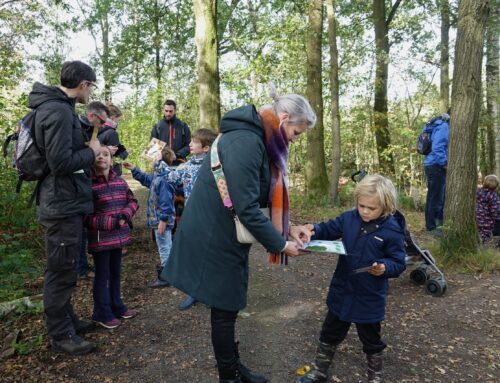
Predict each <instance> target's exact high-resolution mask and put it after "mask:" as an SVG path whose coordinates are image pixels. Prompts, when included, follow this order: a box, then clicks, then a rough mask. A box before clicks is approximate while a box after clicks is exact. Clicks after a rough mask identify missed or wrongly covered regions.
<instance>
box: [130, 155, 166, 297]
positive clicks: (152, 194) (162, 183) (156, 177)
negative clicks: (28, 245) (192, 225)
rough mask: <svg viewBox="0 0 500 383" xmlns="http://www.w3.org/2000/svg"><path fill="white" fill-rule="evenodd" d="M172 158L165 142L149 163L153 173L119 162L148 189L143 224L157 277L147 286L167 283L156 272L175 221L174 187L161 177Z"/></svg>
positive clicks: (158, 270)
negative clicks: (151, 240)
mask: <svg viewBox="0 0 500 383" xmlns="http://www.w3.org/2000/svg"><path fill="white" fill-rule="evenodd" d="M174 160H175V153H174V152H173V150H171V149H170V148H169V147H168V146H165V147H164V148H163V149H162V151H161V158H160V156H159V157H158V158H157V159H156V161H155V163H154V164H153V169H154V171H153V173H152V174H150V173H143V172H142V171H141V170H140V169H139V168H137V167H135V166H134V165H133V164H131V163H130V162H127V161H126V162H124V163H123V166H124V167H125V168H126V169H128V170H131V171H132V177H134V179H135V180H137V181H139V182H140V183H141V185H142V186H145V187H147V188H148V189H149V194H148V210H147V212H146V215H147V225H148V227H150V228H152V229H153V231H154V235H155V239H156V245H157V246H158V253H159V254H160V266H159V267H157V270H156V271H157V274H158V276H157V278H156V279H155V280H154V281H152V282H150V283H148V287H151V288H161V287H168V286H170V284H169V283H167V281H165V280H163V279H162V278H160V273H161V271H162V270H163V268H164V267H165V265H166V264H167V261H168V257H169V256H170V250H171V248H172V229H173V227H174V221H175V208H174V188H173V186H172V185H170V184H169V183H168V181H167V179H166V178H165V176H166V175H167V173H168V169H167V167H168V166H170V165H172V163H173V162H174Z"/></svg>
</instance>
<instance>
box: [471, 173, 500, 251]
mask: <svg viewBox="0 0 500 383" xmlns="http://www.w3.org/2000/svg"><path fill="white" fill-rule="evenodd" d="M498 184H499V180H498V177H497V176H496V175H494V174H490V175H488V176H486V177H484V180H483V186H482V187H481V188H479V189H478V190H477V193H476V222H477V229H478V230H479V236H480V237H481V242H483V243H484V242H486V241H487V240H489V239H490V238H491V237H492V236H493V229H494V227H495V220H497V219H499V218H500V211H499V210H500V208H499V200H498V194H497V191H496V190H497V188H498Z"/></svg>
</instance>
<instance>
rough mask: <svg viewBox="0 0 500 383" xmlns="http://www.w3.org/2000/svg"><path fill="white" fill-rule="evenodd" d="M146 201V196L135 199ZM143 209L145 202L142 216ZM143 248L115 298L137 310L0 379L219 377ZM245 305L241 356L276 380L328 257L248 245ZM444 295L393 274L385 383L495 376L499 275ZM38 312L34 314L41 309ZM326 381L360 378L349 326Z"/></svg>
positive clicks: (361, 365)
mask: <svg viewBox="0 0 500 383" xmlns="http://www.w3.org/2000/svg"><path fill="white" fill-rule="evenodd" d="M143 206H144V205H143ZM142 215H144V209H141V210H140V211H139V216H140V217H142ZM140 227H141V223H139V222H136V228H137V229H136V235H137V236H138V237H139V238H138V241H137V242H138V243H140V246H136V247H135V248H133V249H132V250H130V252H129V253H130V254H129V255H128V256H127V257H125V258H124V266H123V278H122V280H123V295H124V297H125V301H126V303H127V304H128V305H129V307H132V308H136V309H138V310H139V312H140V315H139V316H138V317H137V318H135V319H133V320H130V321H126V322H125V323H124V324H123V325H122V326H121V327H119V328H117V329H115V330H104V329H102V330H101V329H100V330H98V331H96V332H94V333H92V334H89V335H88V336H87V337H88V338H90V339H91V340H93V341H95V342H97V343H98V347H99V350H98V352H96V353H93V354H90V355H86V356H82V357H70V356H66V355H54V354H52V353H51V352H50V350H49V348H48V343H46V344H45V345H44V346H43V347H42V349H41V350H40V351H39V352H36V353H34V354H31V355H30V356H16V357H14V358H11V359H9V360H7V361H4V362H2V363H1V364H0V368H1V369H2V370H3V373H2V374H1V375H0V381H5V382H49V381H61V382H88V383H91V382H92V383H95V382H172V383H187V382H207V383H215V382H217V381H218V380H217V374H216V369H215V361H214V358H213V356H212V348H211V343H210V328H209V314H210V310H209V309H208V308H207V307H205V306H204V305H202V304H198V305H196V306H195V307H194V308H192V309H191V310H188V311H187V312H180V311H178V309H177V306H178V305H179V303H180V302H181V301H182V300H183V299H184V294H182V293H181V292H179V291H177V290H175V289H174V288H166V289H161V290H151V289H148V288H147V287H146V282H147V281H148V280H150V279H151V278H152V277H153V270H154V265H155V263H156V261H157V258H158V256H157V251H156V249H155V246H154V244H153V243H152V241H150V238H149V237H150V233H149V232H148V231H146V230H143V229H140ZM250 263H251V274H250V288H249V305H248V307H247V309H246V310H245V311H244V313H242V314H241V317H240V318H239V319H238V321H237V333H238V336H239V340H240V342H241V346H240V348H241V354H242V360H243V361H244V363H245V364H247V365H248V366H250V367H251V368H255V369H258V370H259V371H261V372H263V373H265V374H266V375H267V376H268V377H269V378H270V379H271V382H273V383H282V382H283V383H284V382H294V381H295V378H296V376H295V370H296V369H297V367H299V366H301V365H303V364H304V363H309V362H310V361H311V358H312V357H313V355H314V351H315V347H316V342H317V337H318V334H319V330H320V326H321V323H322V320H323V318H324V315H325V313H326V306H325V303H324V300H325V297H326V293H327V290H328V285H329V281H330V278H331V275H332V273H333V270H334V268H335V257H334V256H328V255H319V256H318V255H316V256H308V257H302V258H300V259H293V260H292V261H291V262H290V265H289V266H287V267H276V266H270V265H268V264H267V261H266V256H265V252H264V250H263V249H262V248H261V247H260V246H255V247H254V248H253V249H252V252H251V262H250ZM447 278H448V291H447V293H446V295H445V296H444V297H441V298H434V297H431V296H429V295H427V294H426V293H425V292H424V291H423V289H422V288H421V287H418V286H415V285H413V284H411V283H410V281H409V273H408V272H405V273H404V274H403V275H402V276H401V277H400V278H399V279H397V280H394V281H391V287H390V296H389V303H388V308H387V318H386V320H385V322H384V325H383V334H384V339H385V341H386V342H387V343H388V344H389V347H388V348H387V352H386V368H385V376H386V382H394V383H396V382H500V373H499V367H500V365H499V360H500V350H499V349H500V347H499V339H500V337H499V335H500V315H499V308H498V303H499V302H498V297H499V296H500V295H499V292H500V277H499V276H498V275H490V276H485V277H481V276H479V277H477V276H476V277H474V276H469V275H448V276H447ZM91 288H92V280H91V279H89V280H84V281H81V282H80V283H79V287H78V291H77V294H76V296H75V307H76V308H77V312H79V313H80V315H83V316H86V317H89V316H90V314H91V309H92V308H91V307H92V306H91ZM40 319H41V318H40ZM331 373H332V377H331V379H330V382H349V383H351V382H358V381H360V380H363V381H364V379H365V360H364V354H363V353H362V351H361V345H360V342H359V340H358V339H357V335H356V331H355V328H354V327H353V328H352V329H351V331H350V333H349V336H348V338H347V339H346V341H345V342H344V343H343V344H342V345H341V346H340V349H339V352H338V353H337V355H336V357H335V365H334V368H333V369H332V370H331Z"/></svg>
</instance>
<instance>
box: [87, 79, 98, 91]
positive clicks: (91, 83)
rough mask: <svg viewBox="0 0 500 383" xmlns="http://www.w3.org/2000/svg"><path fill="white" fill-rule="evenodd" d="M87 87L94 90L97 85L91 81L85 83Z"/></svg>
mask: <svg viewBox="0 0 500 383" xmlns="http://www.w3.org/2000/svg"><path fill="white" fill-rule="evenodd" d="M87 86H91V87H93V88H94V89H95V88H97V84H96V83H95V82H92V81H87Z"/></svg>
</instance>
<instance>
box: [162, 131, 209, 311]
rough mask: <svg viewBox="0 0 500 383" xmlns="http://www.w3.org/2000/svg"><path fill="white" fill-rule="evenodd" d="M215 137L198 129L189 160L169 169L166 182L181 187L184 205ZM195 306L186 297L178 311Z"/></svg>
mask: <svg viewBox="0 0 500 383" xmlns="http://www.w3.org/2000/svg"><path fill="white" fill-rule="evenodd" d="M216 137H217V135H216V134H215V133H214V132H213V131H211V130H210V129H198V130H196V131H194V132H193V134H192V135H191V142H190V143H189V151H190V152H191V158H190V159H189V161H187V162H186V163H184V164H181V165H179V166H178V167H177V168H175V169H174V168H170V169H169V173H168V175H167V180H168V182H169V183H170V184H171V185H172V186H174V188H175V187H177V186H182V189H183V191H184V198H185V202H184V203H185V204H187V201H188V199H189V196H190V195H191V190H193V186H194V183H195V181H196V177H197V175H198V170H199V169H200V167H201V163H202V162H203V160H204V159H205V157H206V155H207V153H208V151H209V150H210V146H211V145H212V143H213V142H214V140H215V138H216ZM194 304H196V299H194V298H193V297H190V296H188V297H187V298H186V299H185V300H184V301H183V302H182V303H181V304H180V305H179V310H187V309H189V308H191V307H192V306H193V305H194Z"/></svg>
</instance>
